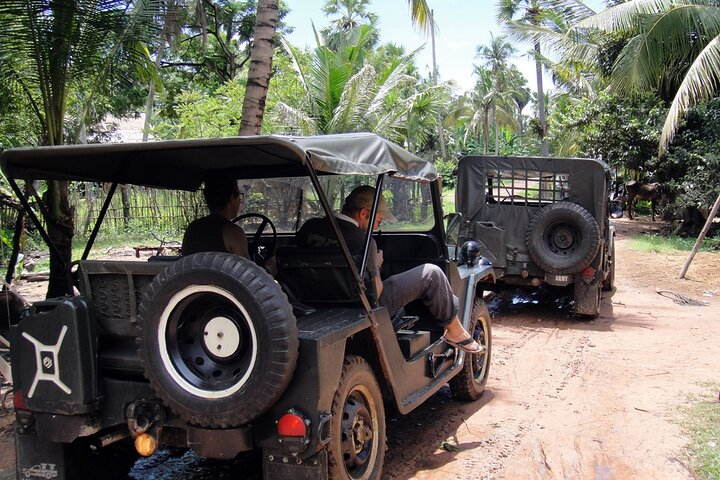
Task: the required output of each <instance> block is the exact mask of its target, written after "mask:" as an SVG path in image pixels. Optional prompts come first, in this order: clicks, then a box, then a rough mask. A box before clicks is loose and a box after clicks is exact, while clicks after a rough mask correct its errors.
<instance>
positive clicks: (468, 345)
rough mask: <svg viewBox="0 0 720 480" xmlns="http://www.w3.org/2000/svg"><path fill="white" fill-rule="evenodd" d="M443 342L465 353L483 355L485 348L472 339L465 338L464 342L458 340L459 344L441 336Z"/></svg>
mask: <svg viewBox="0 0 720 480" xmlns="http://www.w3.org/2000/svg"><path fill="white" fill-rule="evenodd" d="M443 341H444V342H445V343H447V344H448V345H450V346H453V347H455V348H459V349H460V350H463V351H465V352H467V353H473V354H475V353H483V352H484V351H485V348H484V347H483V346H482V345H480V344H479V343H477V342H476V341H475V340H474V339H473V338H472V337H469V338H466V339H465V340H460V341H459V342H453V341H452V340H449V339H448V338H447V337H445V336H443ZM473 343H474V344H475V348H473Z"/></svg>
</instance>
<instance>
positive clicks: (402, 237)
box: [0, 134, 494, 479]
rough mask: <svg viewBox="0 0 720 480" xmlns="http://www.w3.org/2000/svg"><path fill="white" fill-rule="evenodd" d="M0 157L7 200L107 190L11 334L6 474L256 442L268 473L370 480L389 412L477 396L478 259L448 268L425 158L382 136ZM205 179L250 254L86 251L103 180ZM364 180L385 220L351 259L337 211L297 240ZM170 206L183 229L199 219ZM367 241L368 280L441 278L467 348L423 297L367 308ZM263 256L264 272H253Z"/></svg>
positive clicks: (484, 368) (97, 473)
mask: <svg viewBox="0 0 720 480" xmlns="http://www.w3.org/2000/svg"><path fill="white" fill-rule="evenodd" d="M0 164H1V165H2V169H3V172H4V173H5V175H6V176H7V178H8V180H9V182H10V184H11V186H12V188H13V189H14V191H15V192H16V194H17V195H18V197H20V198H23V196H22V191H21V188H20V186H19V185H18V180H24V181H26V182H28V181H31V180H64V181H81V182H97V183H96V184H100V183H102V184H103V185H105V187H106V189H107V191H108V194H107V197H106V198H105V200H104V204H103V207H102V208H101V209H100V214H99V218H98V220H97V222H96V223H95V225H94V228H93V230H92V232H91V234H90V236H89V241H88V244H87V246H86V248H85V250H84V253H83V255H82V257H81V258H79V259H76V260H74V261H73V262H72V264H70V265H67V272H66V273H67V274H68V275H70V278H71V279H72V281H71V282H68V283H71V285H70V286H69V288H68V291H67V295H64V296H60V297H58V298H50V299H47V300H44V301H39V302H36V303H34V304H33V305H32V306H31V308H30V309H29V310H28V311H26V312H25V313H24V315H23V317H22V318H21V319H19V322H18V323H17V324H16V325H14V326H13V327H11V332H10V337H11V345H12V346H11V360H12V377H13V388H14V407H15V414H16V423H15V440H16V451H17V477H18V478H24V477H27V476H32V475H35V474H36V472H37V469H38V467H37V466H38V465H42V466H44V467H43V468H44V469H41V471H42V472H52V476H53V478H58V479H63V478H101V476H102V478H106V477H108V476H109V475H111V474H113V475H119V476H123V475H126V474H127V471H128V470H129V468H130V467H131V466H132V464H133V462H134V461H135V459H137V458H138V455H139V454H140V455H151V454H152V453H153V452H154V451H156V450H157V448H159V447H163V446H171V447H179V448H189V449H192V450H194V451H195V452H196V453H197V454H198V455H200V456H204V457H209V458H219V459H230V458H233V457H235V456H237V455H238V454H240V453H241V452H247V451H252V450H257V449H260V450H261V451H262V459H263V473H264V477H265V478H272V479H286V478H288V479H293V478H298V479H299V478H302V479H311V478H317V479H326V478H332V479H360V478H362V479H375V478H381V475H382V469H383V458H384V453H385V448H386V426H385V418H386V417H385V411H386V408H394V409H396V410H397V411H398V412H400V413H402V414H405V413H408V412H410V411H412V410H413V409H415V408H417V407H418V406H419V405H421V404H422V403H423V402H424V401H425V400H427V399H428V398H429V397H430V396H431V395H433V394H434V393H435V392H437V391H438V390H439V389H440V388H442V387H443V386H444V385H446V384H447V383H449V384H450V388H451V390H452V393H453V394H454V395H455V396H456V397H457V398H459V399H463V400H474V399H477V398H479V397H480V395H481V394H482V392H483V390H484V387H485V383H486V381H487V377H488V372H489V363H490V355H491V343H492V337H491V323H490V316H489V313H488V310H487V307H486V306H485V304H484V303H483V299H482V298H483V295H482V294H483V292H482V289H481V285H484V284H486V283H488V282H492V280H491V279H492V277H493V275H494V272H493V269H492V267H489V266H487V265H484V264H483V262H482V259H481V258H479V257H475V256H469V257H468V256H467V255H466V256H465V257H463V261H462V262H461V264H458V262H457V260H456V258H455V255H454V252H456V251H460V250H462V248H460V249H458V245H457V244H456V243H451V244H450V245H448V244H447V240H446V233H447V232H446V231H445V225H444V223H443V221H444V220H443V213H442V208H441V196H440V185H439V181H438V178H437V172H436V170H435V168H434V166H433V165H432V164H430V163H427V162H425V161H423V160H421V159H420V158H417V157H415V156H413V155H411V154H410V153H408V152H406V151H404V150H403V149H401V148H400V147H398V146H397V145H395V144H392V143H390V142H387V141H386V140H384V139H382V138H379V137H377V136H375V135H372V134H348V135H334V136H324V137H280V136H259V137H242V138H225V139H207V140H189V141H169V142H155V143H138V144H118V145H82V146H63V147H42V148H25V149H12V150H7V151H5V152H3V153H2V156H0ZM209 174H213V175H218V174H221V175H227V176H228V177H231V178H236V179H238V181H239V184H240V186H241V189H242V190H241V191H242V192H243V193H244V202H245V205H244V208H243V210H244V211H245V212H247V213H245V214H243V215H241V216H239V217H238V218H237V219H236V221H237V222H238V224H240V225H241V226H242V227H243V228H245V229H246V231H247V233H248V239H249V250H250V252H251V256H252V259H251V260H248V259H245V258H241V257H238V256H234V255H230V254H227V253H219V252H208V253H197V254H194V255H188V256H163V255H155V256H151V257H149V258H148V259H147V260H145V259H139V260H138V261H128V260H122V261H119V260H111V259H104V258H103V256H102V252H100V253H99V254H95V255H91V253H93V248H92V247H93V244H94V240H95V239H96V237H97V236H98V234H99V233H100V232H101V228H102V225H103V219H104V217H105V216H106V212H107V211H108V209H109V206H110V205H111V202H112V199H113V194H114V192H115V191H116V189H117V187H118V186H119V185H122V184H126V185H135V186H142V187H144V188H149V189H152V191H155V192H157V191H169V192H178V191H185V192H195V191H197V190H198V189H199V188H200V187H201V181H202V179H203V178H204V177H206V176H207V175H209ZM367 182H371V183H372V184H373V185H375V186H376V187H377V188H376V192H377V194H376V198H375V204H374V205H375V206H374V207H373V210H372V216H373V217H374V216H375V215H376V210H377V205H378V199H379V195H386V196H387V198H388V203H389V204H390V205H391V206H393V207H394V209H395V211H396V216H398V218H399V219H400V221H399V222H398V223H397V224H396V225H391V226H389V227H383V230H382V231H381V232H374V233H373V232H370V233H368V236H367V240H366V246H365V251H364V252H363V254H362V255H359V256H357V255H356V256H353V255H352V254H351V252H350V251H349V250H348V248H347V244H346V243H345V241H344V239H343V238H342V236H341V235H340V234H339V230H338V229H337V225H336V224H335V225H334V227H335V231H336V234H337V236H338V244H339V247H337V248H333V249H309V248H306V247H303V246H301V245H297V244H296V241H295V234H296V232H297V230H298V229H299V228H300V226H301V225H302V224H303V223H304V221H305V220H307V219H308V218H312V217H316V216H325V215H327V216H330V217H331V218H334V217H333V216H332V213H333V212H334V211H338V210H339V207H340V205H341V203H342V199H343V198H344V196H345V194H346V193H348V192H349V191H350V188H351V187H353V186H355V185H356V184H359V183H367ZM408 192H414V195H408ZM24 207H25V208H26V209H27V210H28V214H29V215H30V216H31V217H32V218H33V219H34V221H35V223H36V224H37V226H38V228H39V230H40V232H41V233H42V235H43V236H44V238H45V240H46V241H47V242H48V245H49V248H51V249H53V248H55V246H54V245H53V244H52V242H51V241H50V238H49V237H48V235H47V232H46V231H45V229H44V226H43V225H44V224H43V222H42V220H41V219H40V218H39V216H38V215H37V214H36V213H35V212H33V210H32V209H31V208H30V205H29V204H28V203H27V202H26V201H24ZM401 210H402V211H401ZM186 213H187V214H188V217H189V218H188V222H189V221H190V220H192V219H193V217H194V216H201V215H202V214H204V213H205V212H202V211H199V212H186ZM193 214H194V215H193ZM371 224H372V219H371ZM370 235H373V236H374V237H375V240H376V242H377V244H378V246H379V248H381V249H382V250H383V251H384V256H385V262H384V264H383V270H382V275H383V276H387V275H392V274H393V273H397V272H401V271H404V270H406V269H408V268H411V267H414V266H416V265H420V264H423V263H428V262H429V263H433V264H436V265H438V266H440V267H441V268H442V269H443V270H444V271H445V272H446V274H447V275H448V278H450V279H451V284H452V286H453V289H454V291H455V292H456V294H457V295H458V297H459V298H460V299H461V301H460V312H459V315H460V319H461V322H462V323H463V325H464V326H465V328H466V329H468V331H470V332H471V333H472V335H473V337H474V338H475V339H476V340H477V341H478V342H479V343H480V344H481V345H482V346H483V348H484V350H483V351H482V352H481V353H478V354H474V355H469V354H466V353H465V352H463V351H459V350H457V349H456V348H454V347H452V346H450V345H449V344H447V343H445V342H444V340H443V338H442V334H443V331H442V328H441V327H440V326H439V325H438V324H437V323H436V321H435V319H433V318H431V316H430V315H429V312H428V311H427V309H426V308H425V306H424V305H423V304H422V303H417V304H410V305H407V306H406V307H405V308H404V310H403V311H401V312H398V313H396V314H394V313H393V312H388V311H387V309H385V308H383V307H381V306H380V305H379V304H378V300H377V295H376V293H375V291H374V285H373V284H372V282H368V281H367V278H366V275H365V272H364V271H365V266H366V263H367V262H366V260H367V259H366V257H367V255H368V246H369V244H370ZM454 238H458V237H457V232H455V235H454ZM91 256H92V259H90V258H91ZM273 256H274V257H275V259H276V265H277V272H276V276H275V277H273V276H271V275H270V274H269V273H268V272H267V271H266V270H265V269H264V268H263V267H262V265H265V264H266V260H267V259H268V258H269V257H273ZM136 452H137V453H136Z"/></svg>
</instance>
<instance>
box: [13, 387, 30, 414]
mask: <svg viewBox="0 0 720 480" xmlns="http://www.w3.org/2000/svg"><path fill="white" fill-rule="evenodd" d="M13 407H15V410H27V409H28V407H27V404H26V403H25V394H24V393H23V391H22V390H20V389H18V390H15V391H14V392H13Z"/></svg>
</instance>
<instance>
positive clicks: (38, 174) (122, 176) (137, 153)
mask: <svg viewBox="0 0 720 480" xmlns="http://www.w3.org/2000/svg"><path fill="white" fill-rule="evenodd" d="M308 161H310V162H311V164H312V166H313V167H314V168H315V170H316V171H317V172H319V173H320V174H342V175H373V176H374V175H379V174H382V173H389V174H393V175H394V176H395V177H400V178H405V179H408V180H414V181H426V182H429V181H433V180H435V179H436V178H437V170H436V169H435V166H434V165H433V164H431V163H429V162H426V161H425V160H422V159H421V158H419V157H417V156H415V155H413V154H411V153H409V152H407V151H406V150H404V149H403V148H401V147H400V146H398V145H396V144H394V143H392V142H389V141H387V140H385V139H384V138H382V137H379V136H377V135H375V134H371V133H349V134H338V135H323V136H311V137H289V136H277V135H268V136H250V137H231V138H213V139H199V140H171V141H161V142H144V143H124V144H97V145H63V146H54V147H32V148H15V149H9V150H5V151H4V152H3V153H2V155H0V166H2V170H3V172H4V173H5V175H6V176H8V177H11V178H15V179H23V180H78V181H92V182H115V181H117V182H119V183H123V184H133V185H144V186H149V187H158V188H179V189H185V190H195V189H197V188H198V187H199V186H200V183H201V182H202V179H203V177H204V176H206V175H208V174H223V175H229V176H234V177H235V178H272V177H291V176H305V175H307V167H306V162H308Z"/></svg>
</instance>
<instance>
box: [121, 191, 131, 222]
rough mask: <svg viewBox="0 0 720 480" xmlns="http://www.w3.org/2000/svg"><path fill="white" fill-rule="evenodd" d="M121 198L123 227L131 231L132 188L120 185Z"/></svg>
mask: <svg viewBox="0 0 720 480" xmlns="http://www.w3.org/2000/svg"><path fill="white" fill-rule="evenodd" d="M120 197H121V198H122V211H123V227H124V228H125V230H130V220H131V219H130V186H129V185H120Z"/></svg>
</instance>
